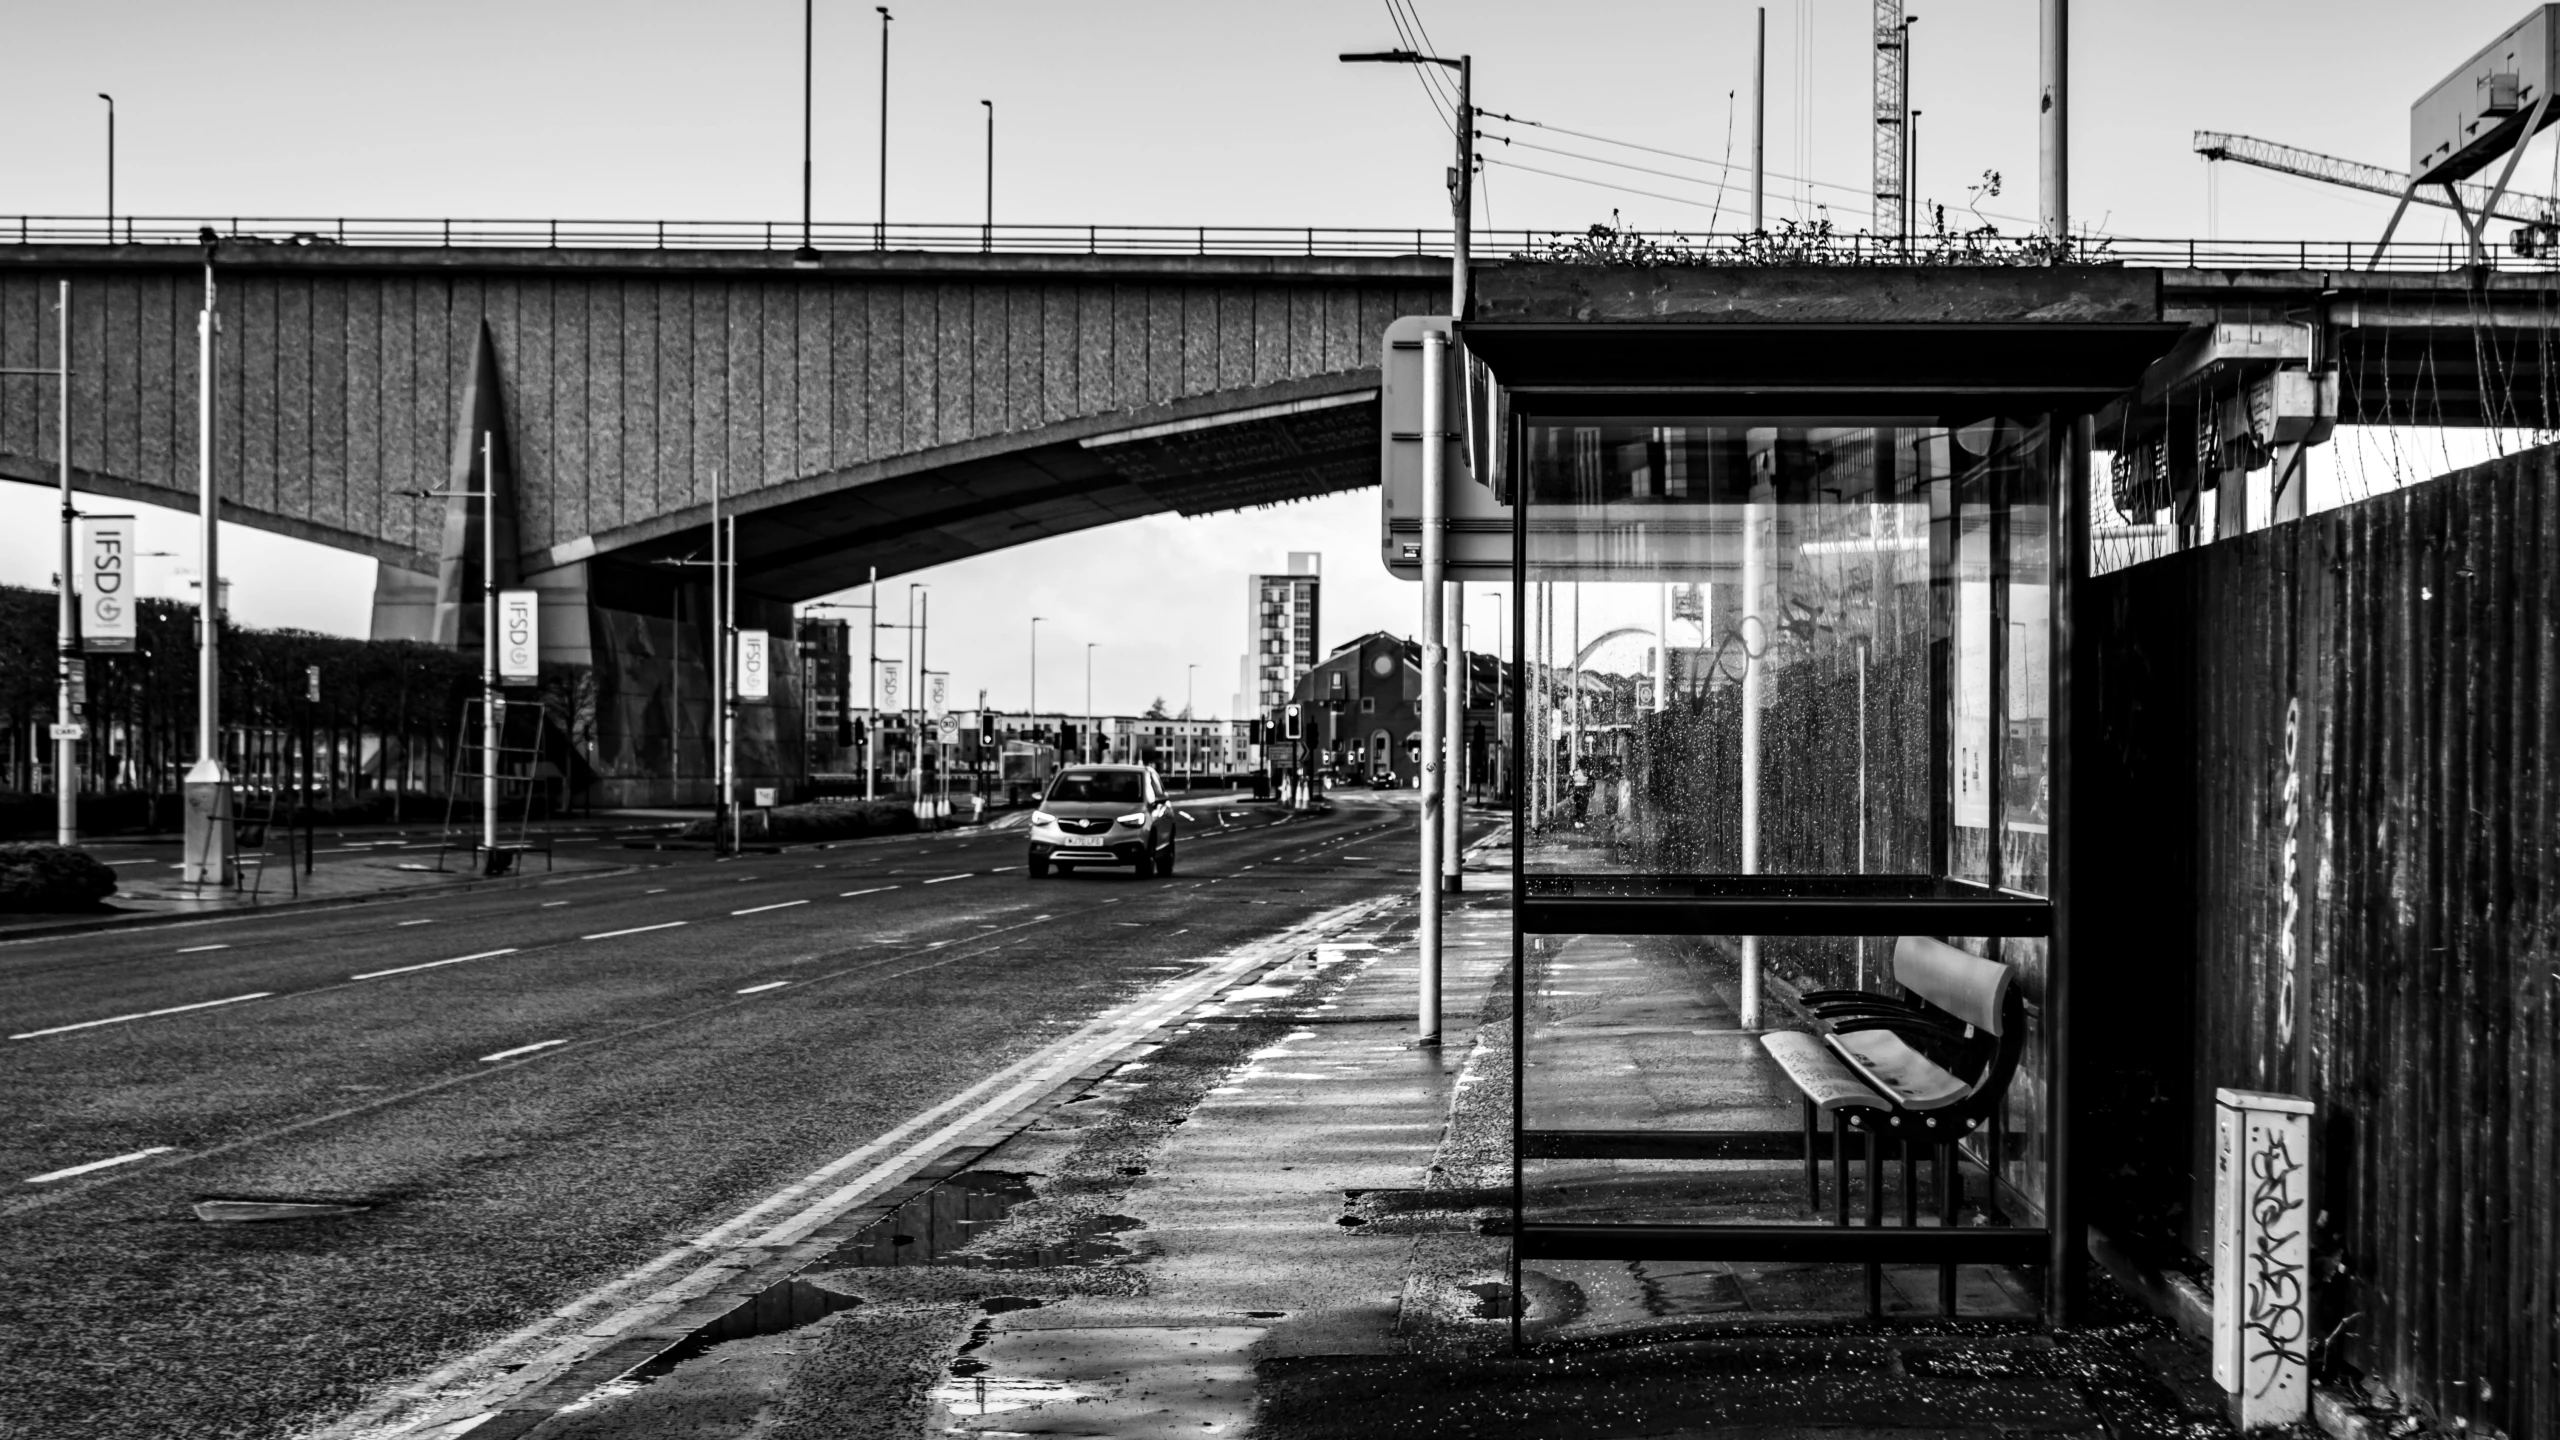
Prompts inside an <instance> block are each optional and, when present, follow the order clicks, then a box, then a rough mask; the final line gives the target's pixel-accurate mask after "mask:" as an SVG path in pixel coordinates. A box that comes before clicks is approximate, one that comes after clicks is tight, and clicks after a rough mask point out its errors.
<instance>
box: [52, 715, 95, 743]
mask: <svg viewBox="0 0 2560 1440" xmlns="http://www.w3.org/2000/svg"><path fill="white" fill-rule="evenodd" d="M53 738H54V739H56V740H86V739H88V738H89V727H88V726H86V725H83V724H81V723H80V722H78V721H76V720H75V721H72V722H71V723H70V724H68V725H65V724H63V723H61V722H60V721H56V722H54V725H53Z"/></svg>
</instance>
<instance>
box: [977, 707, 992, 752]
mask: <svg viewBox="0 0 2560 1440" xmlns="http://www.w3.org/2000/svg"><path fill="white" fill-rule="evenodd" d="M978 743H979V744H981V745H993V744H994V743H996V712H994V711H993V710H981V711H979V712H978Z"/></svg>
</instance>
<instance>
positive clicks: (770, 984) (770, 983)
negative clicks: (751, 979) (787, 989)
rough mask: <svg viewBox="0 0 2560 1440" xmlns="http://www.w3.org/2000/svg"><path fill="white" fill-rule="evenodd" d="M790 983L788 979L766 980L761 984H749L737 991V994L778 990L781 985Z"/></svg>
mask: <svg viewBox="0 0 2560 1440" xmlns="http://www.w3.org/2000/svg"><path fill="white" fill-rule="evenodd" d="M790 983H791V982H790V981H788V980H767V981H766V982H764V983H763V984H761V985H750V986H748V987H747V988H746V989H744V990H741V991H739V992H738V993H739V994H741V995H753V994H755V993H756V992H757V991H759V990H779V989H781V988H782V987H783V986H785V985H788V984H790Z"/></svg>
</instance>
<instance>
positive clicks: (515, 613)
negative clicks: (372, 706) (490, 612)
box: [314, 590, 542, 699]
mask: <svg viewBox="0 0 2560 1440" xmlns="http://www.w3.org/2000/svg"><path fill="white" fill-rule="evenodd" d="M498 678H499V679H501V680H523V681H527V682H530V681H534V680H539V679H541V678H542V597H541V596H540V595H539V594H538V593H536V592H534V591H531V590H501V591H499V592H498ZM314 698H315V699H316V698H318V697H316V696H315V697H314Z"/></svg>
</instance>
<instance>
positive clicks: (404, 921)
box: [391, 920, 436, 930]
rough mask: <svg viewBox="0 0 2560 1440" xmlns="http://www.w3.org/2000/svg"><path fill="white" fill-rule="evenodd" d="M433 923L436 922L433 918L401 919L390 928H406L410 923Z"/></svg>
mask: <svg viewBox="0 0 2560 1440" xmlns="http://www.w3.org/2000/svg"><path fill="white" fill-rule="evenodd" d="M434 923H436V922H434V921H433V920H403V921H401V922H400V923H399V924H397V925H394V926H392V927H391V928H392V929H394V930H406V929H408V928H409V927H410V926H412V925H433V924H434Z"/></svg>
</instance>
